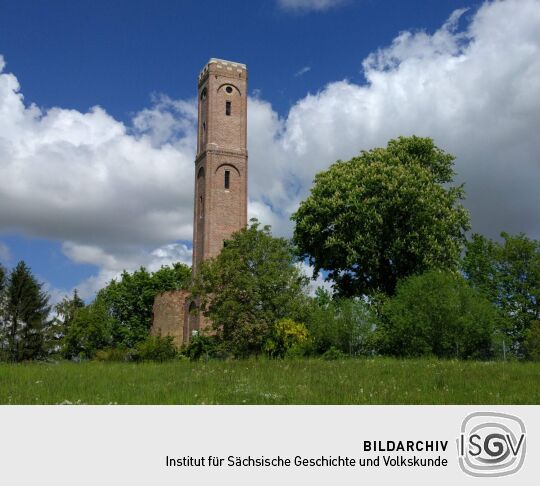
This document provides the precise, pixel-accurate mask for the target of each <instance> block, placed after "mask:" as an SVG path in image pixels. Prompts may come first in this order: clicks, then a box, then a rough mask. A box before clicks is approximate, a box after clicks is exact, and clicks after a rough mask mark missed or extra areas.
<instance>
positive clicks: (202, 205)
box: [199, 196, 204, 218]
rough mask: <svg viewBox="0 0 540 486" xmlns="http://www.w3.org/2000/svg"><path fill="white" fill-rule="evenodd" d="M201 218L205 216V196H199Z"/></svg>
mask: <svg viewBox="0 0 540 486" xmlns="http://www.w3.org/2000/svg"><path fill="white" fill-rule="evenodd" d="M199 218H204V198H203V197H202V196H199Z"/></svg>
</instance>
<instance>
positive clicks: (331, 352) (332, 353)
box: [322, 346, 346, 361]
mask: <svg viewBox="0 0 540 486" xmlns="http://www.w3.org/2000/svg"><path fill="white" fill-rule="evenodd" d="M345 357H346V354H345V353H343V352H342V351H340V350H339V349H337V348H335V347H334V346H331V347H330V349H328V350H327V351H325V352H324V353H323V355H322V358H323V359H324V360H326V361H334V360H336V359H343V358H345Z"/></svg>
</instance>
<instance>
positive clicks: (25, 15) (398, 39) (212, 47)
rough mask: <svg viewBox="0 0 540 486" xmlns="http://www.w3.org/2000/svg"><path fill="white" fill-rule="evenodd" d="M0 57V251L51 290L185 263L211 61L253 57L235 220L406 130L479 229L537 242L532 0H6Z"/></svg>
mask: <svg viewBox="0 0 540 486" xmlns="http://www.w3.org/2000/svg"><path fill="white" fill-rule="evenodd" d="M0 56H2V58H3V61H0V117H1V119H0V261H1V262H2V263H4V264H5V265H7V266H11V265H13V264H15V263H16V261H17V260H19V259H24V260H26V261H27V262H28V263H29V264H30V266H31V267H32V268H33V270H34V271H35V273H36V274H37V275H38V276H39V277H40V278H41V279H42V280H43V281H45V282H47V285H49V287H50V288H51V291H52V292H53V293H54V295H55V296H60V295H62V293H63V292H65V291H69V290H70V289H72V288H73V287H75V286H77V287H79V288H82V290H83V294H84V295H85V296H86V297H91V296H92V294H93V292H94V291H95V290H96V289H98V288H99V287H100V286H101V285H103V284H104V283H105V282H106V281H107V280H108V279H110V278H113V277H114V276H115V275H117V274H118V272H119V271H121V269H122V268H127V269H130V270H132V269H134V268H136V267H137V266H139V265H146V266H148V267H150V268H158V267H159V265H161V264H167V263H170V262H171V261H174V260H178V259H179V260H182V261H185V262H189V261H190V244H191V243H190V238H191V210H192V209H191V204H192V202H191V198H192V192H191V191H192V188H191V182H192V180H191V178H192V170H193V151H194V130H193V127H194V123H195V116H194V113H195V112H194V96H195V91H196V79H197V74H198V72H199V70H200V69H201V68H202V67H203V65H204V64H205V63H206V61H207V60H208V59H209V58H210V57H220V58H224V59H230V60H233V61H239V62H243V63H246V64H247V65H248V69H249V76H250V78H249V89H250V93H251V99H250V111H249V133H248V138H249V142H248V143H249V150H250V181H249V184H250V189H249V192H250V214H251V215H254V216H257V217H259V218H260V219H261V220H263V221H264V222H267V223H270V224H272V226H273V228H274V231H275V232H276V233H277V234H283V235H290V233H291V226H290V223H289V221H288V218H289V215H290V214H291V212H292V211H294V209H295V207H297V205H298V202H299V200H301V199H302V198H303V197H305V195H306V194H307V193H308V191H309V187H310V184H311V180H312V178H313V175H314V174H315V173H316V172H317V171H319V170H322V169H324V168H326V167H328V166H329V165H330V164H331V163H332V162H334V161H335V160H336V159H337V158H348V157H351V156H353V155H354V154H355V153H358V151H359V150H361V149H369V148H371V147H373V146H377V145H383V144H385V143H386V141H387V140H388V139H389V138H392V137H394V136H397V135H400V134H404V135H407V134H412V133H416V134H419V135H427V136H432V137H434V138H435V141H436V143H438V144H439V145H440V146H442V147H444V148H445V149H447V150H448V151H450V152H452V153H454V154H456V156H457V160H456V167H457V169H458V179H459V180H460V181H463V182H465V183H466V188H467V191H468V193H469V197H468V199H467V202H466V204H467V207H468V208H469V209H470V210H471V212H472V215H473V224H474V229H475V230H476V231H480V232H483V233H485V234H488V235H489V236H496V235H497V234H498V233H499V232H500V231H502V230H506V231H510V232H517V231H525V232H527V233H528V234H529V235H531V236H533V237H536V238H540V219H539V216H538V215H537V212H539V211H538V207H540V199H539V197H540V196H539V195H538V194H539V193H540V191H538V189H537V188H538V183H539V182H540V167H539V164H538V156H537V153H539V151H538V149H539V148H540V147H539V141H538V137H537V134H536V132H537V128H538V126H539V122H540V119H539V118H540V117H539V115H538V114H539V113H540V101H539V100H540V96H539V95H540V67H539V63H540V61H539V59H540V3H539V1H538V0H505V1H500V2H473V1H461V0H454V1H445V0H424V1H420V0H418V1H404V0H400V1H398V0H376V1H375V0H349V1H347V0H344V1H339V0H264V1H257V2H255V1H254V2H247V1H227V2H223V1H215V2H211V1H209V2H201V1H182V2H179V1H154V2H150V1H133V0H132V1H114V2H101V1H86V0H78V1H77V2H73V1H59V0H57V1H54V2H36V1H24V0H17V1H10V0H2V1H0ZM96 107H97V108H96Z"/></svg>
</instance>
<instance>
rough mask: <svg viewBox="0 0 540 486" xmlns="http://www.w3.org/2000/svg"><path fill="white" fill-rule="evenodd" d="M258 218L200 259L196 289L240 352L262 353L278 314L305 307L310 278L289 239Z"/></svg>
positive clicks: (225, 337) (294, 313)
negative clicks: (217, 251)
mask: <svg viewBox="0 0 540 486" xmlns="http://www.w3.org/2000/svg"><path fill="white" fill-rule="evenodd" d="M259 226H260V225H259V223H258V222H257V221H256V220H251V224H250V225H249V226H248V227H246V228H244V229H242V230H240V231H238V232H236V233H234V234H233V235H232V236H231V239H230V240H228V241H226V242H225V245H224V248H223V250H222V251H221V253H220V254H219V255H218V256H217V257H215V258H213V259H210V260H206V261H204V262H202V264H201V265H200V268H199V271H198V273H197V275H196V277H195V282H194V286H193V295H194V296H195V297H196V298H197V299H198V301H199V306H200V309H201V311H202V312H203V313H204V315H205V316H206V317H208V318H210V319H211V321H212V326H213V328H214V330H215V332H216V333H217V336H218V338H219V339H221V340H222V341H223V342H224V343H226V344H227V345H228V346H229V351H230V352H232V353H233V354H235V355H237V356H247V355H249V354H252V353H260V352H261V351H262V350H263V346H264V344H265V342H266V341H267V340H268V339H269V338H270V337H271V336H272V334H273V331H274V326H275V325H276V324H277V322H278V321H279V320H280V319H284V318H290V319H296V318H297V317H298V316H299V313H300V312H301V308H302V305H303V303H304V298H305V295H304V293H303V291H304V288H305V286H306V284H307V279H306V277H305V276H303V275H302V273H301V272H300V270H299V268H298V266H297V264H296V261H295V258H294V255H293V251H292V248H291V245H290V243H289V242H288V241H287V240H285V239H283V238H274V237H273V236H272V235H271V234H270V228H269V227H268V226H265V227H263V228H260V227H259Z"/></svg>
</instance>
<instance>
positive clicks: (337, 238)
mask: <svg viewBox="0 0 540 486" xmlns="http://www.w3.org/2000/svg"><path fill="white" fill-rule="evenodd" d="M453 160H454V157H453V156H452V155H451V154H448V153H446V152H444V151H443V150H442V149H440V148H438V147H436V146H435V144H434V143H433V140H432V139H430V138H419V137H414V136H413V137H409V138H404V137H400V138H398V139H396V140H390V141H389V142H388V145H387V147H386V148H375V149H373V150H370V151H363V152H362V153H361V154H360V155H359V156H358V157H354V158H352V159H351V160H349V161H346V162H343V161H337V162H336V163H335V164H333V165H332V166H331V167H330V168H329V169H328V170H326V171H323V172H320V173H319V174H317V175H316V177H315V182H314V186H313V187H312V189H311V193H310V195H309V196H308V198H307V199H306V200H305V201H303V202H302V203H301V204H300V207H299V208H298V210H297V211H296V213H294V214H293V215H292V219H293V221H294V222H295V223H296V227H295V230H294V242H295V244H296V245H297V247H298V251H299V254H300V256H301V257H302V258H306V259H308V260H309V262H310V263H311V264H312V265H313V266H314V269H315V273H318V272H319V271H320V270H326V271H327V278H328V279H331V280H333V281H334V282H335V290H336V291H337V292H338V293H339V294H340V295H342V296H355V295H363V294H371V293H373V292H384V293H386V294H390V295H391V294H393V293H394V291H395V288H396V284H397V282H398V280H399V279H401V278H404V277H407V276H409V275H411V274H414V273H419V272H422V271H425V270H426V269H429V268H432V267H440V268H454V267H456V266H457V263H458V260H459V256H460V251H461V249H462V246H463V243H464V240H465V236H464V234H465V231H466V230H467V229H468V228H469V215H468V213H467V211H466V210H465V209H464V208H463V206H462V205H461V204H460V203H459V201H460V200H461V199H463V197H464V191H463V187H462V186H451V185H450V183H451V182H452V180H453V177H454V171H453Z"/></svg>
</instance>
